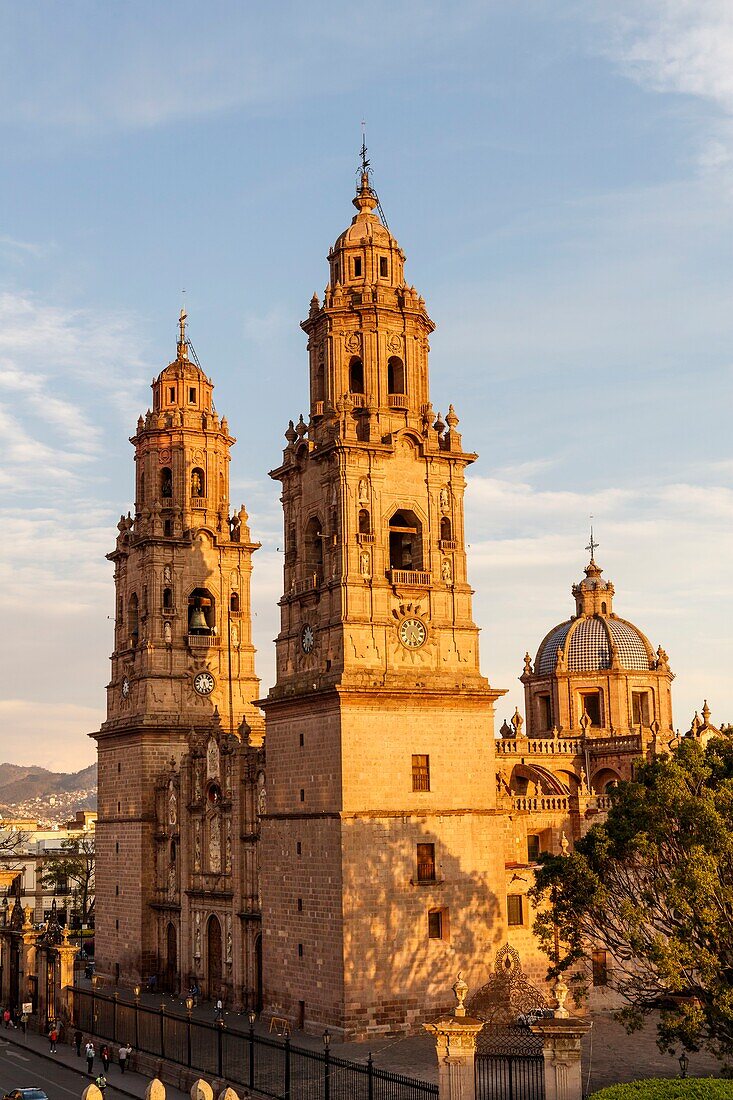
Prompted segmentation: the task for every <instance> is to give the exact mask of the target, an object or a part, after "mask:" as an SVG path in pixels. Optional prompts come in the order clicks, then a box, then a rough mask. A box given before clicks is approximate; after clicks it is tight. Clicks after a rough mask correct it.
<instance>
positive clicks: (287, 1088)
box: [283, 1023, 290, 1100]
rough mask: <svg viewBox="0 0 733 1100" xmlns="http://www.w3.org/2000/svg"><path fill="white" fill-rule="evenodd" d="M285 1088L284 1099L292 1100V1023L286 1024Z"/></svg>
mask: <svg viewBox="0 0 733 1100" xmlns="http://www.w3.org/2000/svg"><path fill="white" fill-rule="evenodd" d="M283 1035H284V1036H285V1088H284V1090H283V1100H290V1024H287V1023H286V1024H285V1030H284V1032H283Z"/></svg>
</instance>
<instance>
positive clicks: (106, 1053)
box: [101, 1043, 109, 1073]
mask: <svg viewBox="0 0 733 1100" xmlns="http://www.w3.org/2000/svg"><path fill="white" fill-rule="evenodd" d="M101 1056H102V1066H103V1068H104V1072H105V1073H109V1047H108V1046H107V1044H106V1043H105V1044H104V1046H103V1047H102V1051H101Z"/></svg>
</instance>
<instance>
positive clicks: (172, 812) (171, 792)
mask: <svg viewBox="0 0 733 1100" xmlns="http://www.w3.org/2000/svg"><path fill="white" fill-rule="evenodd" d="M177 820H178V797H177V795H176V788H175V784H174V783H173V780H172V779H171V781H170V782H169V784H168V824H169V825H175V823H176V821H177Z"/></svg>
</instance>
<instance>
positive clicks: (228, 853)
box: [224, 818, 232, 875]
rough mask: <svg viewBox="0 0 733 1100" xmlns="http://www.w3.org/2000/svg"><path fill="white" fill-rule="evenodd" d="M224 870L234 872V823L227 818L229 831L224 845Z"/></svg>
mask: <svg viewBox="0 0 733 1100" xmlns="http://www.w3.org/2000/svg"><path fill="white" fill-rule="evenodd" d="M224 870H225V871H226V873H227V874H228V875H230V874H231V872H232V823H231V821H230V820H229V818H227V833H226V841H225V845H224Z"/></svg>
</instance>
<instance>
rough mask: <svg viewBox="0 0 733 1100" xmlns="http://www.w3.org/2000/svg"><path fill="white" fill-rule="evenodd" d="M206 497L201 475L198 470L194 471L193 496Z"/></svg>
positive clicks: (192, 475)
mask: <svg viewBox="0 0 733 1100" xmlns="http://www.w3.org/2000/svg"><path fill="white" fill-rule="evenodd" d="M203 495H204V483H203V481H202V479H201V474H200V473H199V472H198V470H194V471H193V473H192V474H191V496H192V497H201V496H203Z"/></svg>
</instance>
